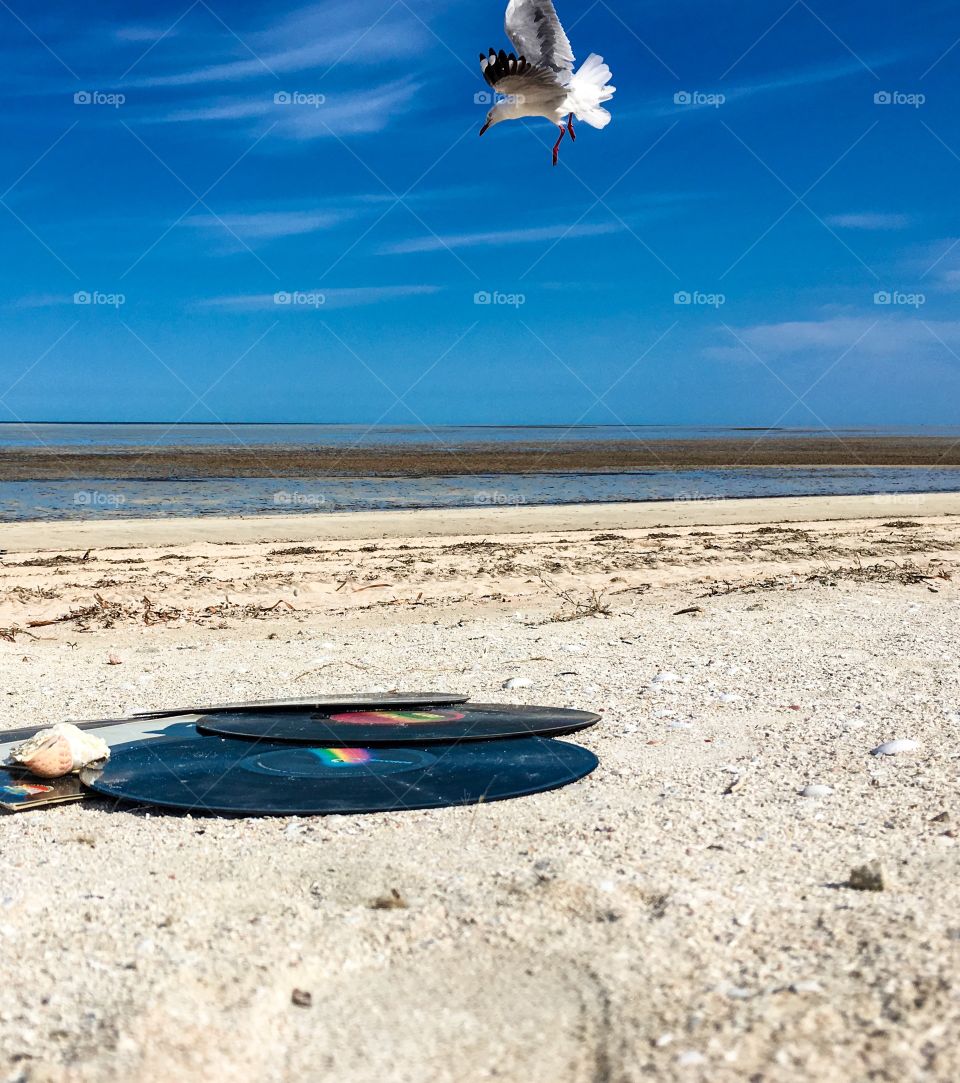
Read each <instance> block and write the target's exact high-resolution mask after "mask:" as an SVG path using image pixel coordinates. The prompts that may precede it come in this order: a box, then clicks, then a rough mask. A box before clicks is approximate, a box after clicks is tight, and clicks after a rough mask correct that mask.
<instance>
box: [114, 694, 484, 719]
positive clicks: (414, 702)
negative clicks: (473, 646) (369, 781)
mask: <svg viewBox="0 0 960 1083" xmlns="http://www.w3.org/2000/svg"><path fill="white" fill-rule="evenodd" d="M469 698H470V697H469V696H461V695H458V694H456V693H451V692H362V693H359V694H356V695H352V694H345V695H342V696H300V697H299V698H297V699H261V700H251V701H250V702H248V703H213V704H210V705H209V706H207V707H177V708H166V709H164V710H161V711H135V712H134V717H135V718H172V717H174V716H175V715H181V714H240V713H244V712H247V711H253V712H257V713H259V712H263V711H356V710H361V709H363V710H376V709H378V708H379V709H382V710H390V709H391V708H393V709H395V710H404V709H406V710H415V709H417V708H419V707H450V706H455V705H456V704H458V703H466V702H467V700H468V699H469Z"/></svg>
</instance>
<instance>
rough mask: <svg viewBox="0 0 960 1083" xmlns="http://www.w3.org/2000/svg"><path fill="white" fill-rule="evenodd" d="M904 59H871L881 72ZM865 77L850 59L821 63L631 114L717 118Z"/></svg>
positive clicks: (703, 89)
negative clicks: (739, 105) (736, 106)
mask: <svg viewBox="0 0 960 1083" xmlns="http://www.w3.org/2000/svg"><path fill="white" fill-rule="evenodd" d="M902 59H903V57H902V56H900V55H892V54H891V55H888V56H883V57H871V58H869V63H870V66H871V67H872V68H873V69H874V70H880V69H883V68H885V67H888V66H890V65H891V64H895V63H897V62H898V61H899V60H902ZM864 74H865V69H864V66H863V64H862V63H861V62H860V61H858V60H855V59H852V58H851V59H850V60H841V61H836V62H834V63H831V64H822V65H818V66H816V67H811V68H801V69H799V70H797V71H792V72H789V71H788V72H783V73H778V74H777V75H771V76H767V77H759V78H757V79H754V80H752V81H749V82H739V83H734V82H730V83H727V82H723V81H721V82H719V83H717V84H716V85H703V86H690V87H688V88H686V94H687V95H688V96H689V97H688V98H683V99H681V100H680V101H679V102H678V101H677V100H676V99H675V98H674V97H673V94H674V92H671V94H670V96H669V97H668V98H667V100H664V99H663V98H658V99H656V100H650V101H648V102H647V103H646V104H645V105H644V106H642V107H641V108H640V109H639V110H637V111H635V112H634V113H633V114H631V115H634V116H647V117H657V118H661V117H673V118H674V119H682V118H683V117H684V116H687V115H689V114H701V115H713V116H715V115H716V114H717V112H718V109H719V111H720V113H721V115H722V113H723V110H724V109H725V108H726V107H727V106H728V105H730V104H731V103H734V102H738V101H747V100H749V99H751V98H763V97H772V96H774V95H778V94H782V93H784V92H785V91H791V90H803V89H807V88H811V87H817V86H825V85H828V84H830V83H836V82H839V81H841V80H844V79H852V78H855V77H857V76H863V75H864ZM680 93H683V91H680ZM717 95H722V103H721V104H719V105H718V102H717ZM624 115H626V114H624Z"/></svg>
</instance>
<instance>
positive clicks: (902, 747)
mask: <svg viewBox="0 0 960 1083" xmlns="http://www.w3.org/2000/svg"><path fill="white" fill-rule="evenodd" d="M919 747H920V742H919V741H910V740H906V739H905V740H902V741H887V742H886V743H885V744H882V745H877V747H876V748H874V749H871V750H870V755H871V756H896V755H897V754H898V753H900V752H916V750H917V749H918V748H919Z"/></svg>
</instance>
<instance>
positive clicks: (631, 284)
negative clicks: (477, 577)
mask: <svg viewBox="0 0 960 1083" xmlns="http://www.w3.org/2000/svg"><path fill="white" fill-rule="evenodd" d="M558 10H559V13H560V16H561V18H562V20H563V21H564V23H565V25H566V26H567V29H568V32H569V34H570V37H571V40H572V42H573V45H574V49H575V51H576V53H577V56H578V59H579V60H584V59H586V57H587V55H588V54H589V53H590V52H598V53H600V54H602V55H603V56H604V57H605V58H606V59H607V61H608V62H609V64H610V66H611V67H612V69H613V72H614V76H615V83H616V85H617V88H618V91H617V95H616V97H615V98H614V100H613V102H612V103H611V106H610V107H611V110H612V112H613V114H614V120H613V123H612V124H611V125H610V127H609V128H607V129H606V130H605V131H602V132H597V131H593V130H590V129H588V128H586V127H585V126H583V127H581V131H580V139H579V141H578V142H577V144H576V145H575V146H571V145H570V144H569V143H568V144H566V145H565V147H564V148H563V155H562V157H561V164H560V166H559V167H558V168H557V169H555V170H554V169H551V167H550V158H549V147H550V145H551V144H552V142H553V139H554V132H553V130H552V129H551V128H550V126H549V124H548V123H547V122H545V121H529V122H523V123H511V124H504V125H500V126H498V127H497V128H496V129H495V130H493V131H491V132H490V133H488V135H486V136H485V137H484V138H483V140H482V141H481V140H479V139H478V138H477V132H478V131H479V128H480V125H481V124H482V122H483V119H484V115H485V113H486V110H487V108H488V104H487V103H485V102H483V101H482V96H483V94H484V91H485V90H486V86H485V84H484V83H483V81H482V78H481V77H480V74H479V65H478V63H477V56H478V53H479V52H480V51H481V50H485V49H486V48H487V47H489V46H491V45H496V46H497V47H499V46H501V45H504V44H506V39H505V37H504V33H503V29H502V22H503V8H502V6H501V5H500V4H498V3H490V4H484V3H472V4H463V3H452V2H449V3H448V2H445V0H426V2H419V3H416V4H413V3H412V2H411V3H409V4H408V3H406V2H404V0H398V2H392V0H350V2H349V3H346V2H342V0H341V2H336V3H333V2H328V0H321V2H319V3H315V4H307V5H306V6H290V7H283V6H279V5H263V4H260V5H252V4H249V3H244V2H240V3H236V2H235V3H232V4H231V5H229V6H220V5H217V4H214V3H209V4H208V3H206V2H205V0H197V2H193V3H191V2H190V0H184V2H183V4H173V3H164V4H160V3H152V4H151V3H139V4H137V3H135V4H132V5H131V4H122V5H121V4H119V3H115V2H112V0H107V2H105V3H102V4H98V5H96V7H95V8H94V9H93V10H92V11H91V9H90V8H89V7H85V8H78V7H77V6H76V5H73V4H69V5H68V4H66V3H58V2H55V3H51V4H46V5H44V6H43V8H42V9H40V10H38V9H37V8H36V7H30V6H28V5H26V4H25V3H24V2H23V0H11V2H10V3H7V2H6V0H0V25H2V33H0V72H2V75H0V83H2V85H3V94H4V99H5V100H4V109H3V111H2V114H0V126H2V144H0V193H2V200H0V243H2V246H3V253H4V259H3V260H2V263H0V278H2V283H0V309H2V322H0V421H16V420H82V421H106V420H114V421H115V420H155V421H165V422H171V421H178V420H183V421H215V420H221V419H222V420H228V421H243V420H252V421H345V422H346V421H349V422H363V423H373V422H381V423H385V424H397V423H400V424H416V423H419V422H423V423H426V424H430V425H436V424H442V423H481V424H495V423H562V424H570V423H573V422H578V421H581V422H584V423H609V424H616V423H618V422H623V423H628V424H643V423H648V424H658V423H661V424H681V423H682V424H744V425H777V424H779V425H794V426H811V425H814V426H817V425H823V426H834V427H836V426H840V425H869V424H878V425H895V424H901V425H919V424H939V425H943V424H950V423H956V422H957V408H956V403H957V402H958V401H960V306H958V302H960V215H958V211H957V207H958V200H957V192H958V191H960V114H958V110H957V98H958V89H960V10H958V8H957V5H956V3H955V0H942V2H941V0H917V2H915V3H913V4H910V5H905V4H902V3H895V2H889V3H882V2H876V0H874V2H870V3H866V2H863V3H860V2H843V0H833V2H832V3H831V4H830V5H826V4H824V3H823V0H820V2H819V3H812V4H807V3H806V2H805V0H797V2H792V0H713V2H712V3H710V4H706V3H693V2H690V0H671V2H670V3H664V2H660V0H656V2H651V3H645V4H639V3H629V4H628V3H623V2H613V0H610V2H609V3H608V2H607V0H599V2H596V3H594V2H593V0H558ZM478 95H479V96H480V97H479V98H478ZM478 294H479V295H481V300H482V299H484V298H486V299H491V303H489V304H478V303H477V295H478ZM278 295H279V297H278ZM878 295H879V297H878ZM85 300H86V301H88V302H89V303H82V302H83V301H85ZM878 300H879V302H881V303H878ZM684 301H686V302H689V303H683V302H684ZM882 302H888V303H882Z"/></svg>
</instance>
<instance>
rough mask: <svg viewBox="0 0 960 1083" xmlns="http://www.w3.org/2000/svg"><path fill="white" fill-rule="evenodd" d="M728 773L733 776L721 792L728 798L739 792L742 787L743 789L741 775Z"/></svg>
mask: <svg viewBox="0 0 960 1083" xmlns="http://www.w3.org/2000/svg"><path fill="white" fill-rule="evenodd" d="M729 773H730V774H731V775H733V777H732V778H731V779H730V781H729V782H728V783H727V785H726V786H725V787H724V790H723V796H724V797H729V796H730V795H731V794H734V793H739V792H741V790H742V787H743V780H744V776H743V775H741V774H737V773H735V772H733V771H730V772H729Z"/></svg>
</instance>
